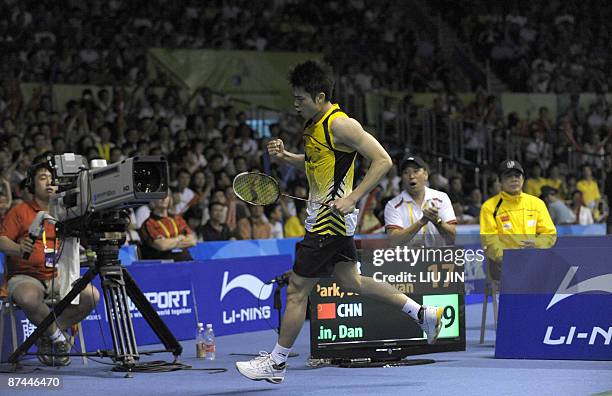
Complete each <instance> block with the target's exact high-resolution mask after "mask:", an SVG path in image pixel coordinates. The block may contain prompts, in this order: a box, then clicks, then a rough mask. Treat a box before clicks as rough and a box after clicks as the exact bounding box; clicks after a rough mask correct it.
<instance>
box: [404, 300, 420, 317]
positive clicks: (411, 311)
mask: <svg viewBox="0 0 612 396" xmlns="http://www.w3.org/2000/svg"><path fill="white" fill-rule="evenodd" d="M419 309H421V305H419V303H417V302H416V301H414V300H413V299H411V298H408V301H406V304H404V307H403V308H402V312H404V313H407V314H408V316H410V317H411V318H412V319H414V320H416V321H418V320H419Z"/></svg>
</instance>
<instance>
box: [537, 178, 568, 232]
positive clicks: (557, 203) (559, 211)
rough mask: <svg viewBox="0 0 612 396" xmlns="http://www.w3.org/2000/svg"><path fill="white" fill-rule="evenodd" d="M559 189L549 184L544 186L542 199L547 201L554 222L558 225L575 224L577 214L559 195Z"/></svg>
mask: <svg viewBox="0 0 612 396" xmlns="http://www.w3.org/2000/svg"><path fill="white" fill-rule="evenodd" d="M557 194H558V190H557V189H555V188H552V187H549V186H544V187H542V194H541V195H540V199H541V200H542V201H544V202H545V203H546V206H547V207H548V212H549V213H550V217H551V219H552V221H553V223H555V224H557V225H563V224H574V223H575V222H576V214H575V213H574V212H573V211H572V210H571V209H570V208H569V207H568V206H567V205H566V204H565V202H563V201H562V200H561V199H559V197H558V196H557Z"/></svg>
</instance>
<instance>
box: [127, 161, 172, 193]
mask: <svg viewBox="0 0 612 396" xmlns="http://www.w3.org/2000/svg"><path fill="white" fill-rule="evenodd" d="M162 165H163V164H162V163H159V162H137V163H135V164H134V191H135V192H143V193H150V192H158V191H165V189H166V188H167V187H166V180H165V172H163V166H162Z"/></svg>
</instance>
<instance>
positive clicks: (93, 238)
mask: <svg viewBox="0 0 612 396" xmlns="http://www.w3.org/2000/svg"><path fill="white" fill-rule="evenodd" d="M64 228H65V229H66V230H77V229H78V225H76V224H75V225H74V227H71V224H66V225H65V227H64ZM126 228H127V219H126V217H125V216H122V212H121V211H119V210H110V211H104V212H99V213H95V214H94V215H93V216H92V217H91V218H90V219H89V221H88V226H87V227H86V231H85V235H83V237H84V240H85V241H87V243H88V244H89V246H91V248H92V250H93V251H94V252H95V253H96V256H97V260H96V261H95V262H93V261H91V262H90V267H89V270H87V272H86V273H85V274H84V275H83V276H82V277H81V278H80V279H79V280H78V281H77V282H75V284H74V286H73V288H72V289H71V290H70V292H69V293H68V294H67V295H66V297H64V298H63V299H62V300H61V301H60V302H59V303H58V304H56V305H55V306H54V308H53V312H51V313H49V315H47V317H46V318H45V319H44V320H43V321H42V323H40V325H38V327H37V328H36V330H35V331H34V332H33V333H32V334H31V335H30V336H29V337H28V338H27V339H26V340H25V341H24V342H23V343H22V344H21V345H20V346H19V347H18V348H17V349H16V350H15V351H14V352H13V353H12V354H11V356H9V358H8V361H9V363H15V364H16V363H17V361H18V359H19V357H20V356H22V355H24V354H26V353H27V351H28V349H30V347H31V346H32V344H34V343H35V342H36V340H38V338H39V337H40V336H42V335H43V333H44V332H45V331H46V330H47V328H48V327H49V326H50V325H51V324H52V323H53V321H54V320H55V317H57V316H59V315H61V313H62V312H63V311H64V310H65V309H66V308H67V307H68V305H69V304H70V302H71V301H72V300H73V299H74V298H75V297H76V296H78V295H79V293H81V291H83V289H85V287H87V285H88V284H89V283H90V282H91V281H92V279H93V278H95V276H96V275H99V276H100V284H101V286H102V291H103V294H104V304H105V307H106V314H107V318H108V323H109V326H110V333H111V337H112V340H113V349H114V351H113V352H111V351H98V352H96V353H85V354H77V356H81V355H82V356H87V355H95V356H100V357H110V358H111V359H112V360H113V362H115V363H116V364H117V366H116V367H115V370H116V371H132V369H133V367H134V366H135V365H136V362H137V361H138V359H139V356H140V355H139V353H138V346H137V344H136V336H135V334H134V326H133V324H132V318H131V315H130V310H129V306H128V297H129V299H131V300H132V302H133V303H134V305H135V306H136V308H138V310H139V311H140V313H141V314H142V316H143V318H144V319H145V320H146V321H147V323H148V324H149V326H150V327H151V329H152V330H153V331H154V332H155V334H156V335H157V337H158V338H159V339H160V341H161V342H162V343H163V344H164V347H165V348H166V349H164V350H160V351H154V352H172V354H173V355H174V357H175V359H176V358H177V357H178V356H180V354H181V353H182V351H183V347H182V346H181V345H180V344H179V342H178V341H177V340H176V338H175V337H174V335H173V334H172V333H171V332H170V330H169V329H168V327H167V326H166V324H165V323H164V322H163V321H162V320H161V318H160V317H159V315H157V312H155V310H154V309H153V306H152V305H151V303H150V302H149V301H148V300H147V298H146V297H145V296H144V294H143V293H142V291H141V290H140V288H139V287H138V285H137V284H136V282H135V281H134V279H133V278H132V276H131V275H130V274H129V272H127V270H126V269H125V268H123V267H122V266H121V262H120V261H119V259H118V256H119V247H120V246H121V245H122V244H123V242H124V241H125V230H126ZM71 232H72V233H73V232H74V231H71ZM75 236H78V235H75Z"/></svg>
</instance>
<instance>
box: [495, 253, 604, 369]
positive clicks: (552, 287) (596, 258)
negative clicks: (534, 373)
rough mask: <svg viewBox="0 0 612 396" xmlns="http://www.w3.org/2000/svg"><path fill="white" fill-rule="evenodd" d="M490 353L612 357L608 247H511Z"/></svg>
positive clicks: (520, 356) (528, 356)
mask: <svg viewBox="0 0 612 396" xmlns="http://www.w3.org/2000/svg"><path fill="white" fill-rule="evenodd" d="M505 254H506V255H507V256H505V257H504V265H503V267H502V268H503V269H502V282H501V295H500V300H499V321H498V324H497V337H496V342H495V357H497V358H518V359H584V360H612V267H611V266H610V257H612V246H611V245H608V246H607V247H588V248H586V247H574V248H553V249H549V250H537V249H530V250H513V251H510V252H506V253H505Z"/></svg>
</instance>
